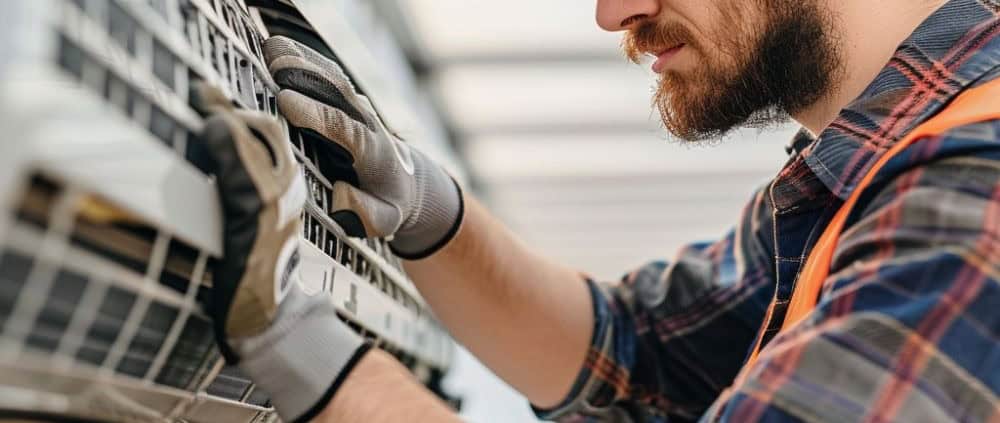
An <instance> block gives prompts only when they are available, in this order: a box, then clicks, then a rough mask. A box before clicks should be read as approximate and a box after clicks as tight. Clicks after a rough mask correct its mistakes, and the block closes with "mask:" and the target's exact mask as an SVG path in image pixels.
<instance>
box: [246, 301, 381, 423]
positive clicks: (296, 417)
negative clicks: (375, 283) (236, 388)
mask: <svg viewBox="0 0 1000 423" xmlns="http://www.w3.org/2000/svg"><path fill="white" fill-rule="evenodd" d="M232 345H233V346H234V348H235V349H236V350H237V352H238V353H239V355H240V357H241V358H242V360H241V361H240V363H239V367H240V369H242V370H243V371H244V372H246V373H247V375H248V376H250V379H251V380H253V381H254V382H256V383H257V386H258V388H260V389H261V390H263V391H264V392H265V393H267V394H268V395H269V396H270V398H271V404H273V405H274V408H275V409H276V410H277V411H278V415H280V416H281V418H282V419H283V420H285V421H308V420H310V419H312V418H313V417H315V416H316V415H318V414H319V413H320V412H321V411H323V409H324V408H325V407H326V405H327V404H328V403H329V402H330V400H331V399H332V398H333V395H334V394H335V393H336V391H337V389H338V388H339V387H340V385H341V383H343V381H344V379H345V378H346V377H347V375H348V374H349V373H350V371H351V369H353V368H354V366H355V365H356V364H357V363H358V361H360V360H361V358H362V357H364V355H365V353H367V352H368V351H369V350H370V348H371V344H370V343H368V342H367V341H365V340H363V339H362V338H361V337H360V336H358V335H357V334H356V333H354V332H353V331H351V329H350V328H348V327H347V325H346V324H344V323H343V322H342V321H341V320H340V318H339V317H337V313H336V309H335V308H334V306H333V303H332V302H331V301H330V299H329V298H328V297H326V296H324V295H315V296H309V295H307V294H306V293H305V292H303V291H302V290H301V288H299V287H298V286H295V287H293V288H292V289H291V290H290V292H289V293H288V296H287V297H286V298H285V300H284V301H282V303H281V305H280V306H279V308H278V314H277V316H276V317H275V320H274V322H273V324H272V325H271V326H270V327H269V328H268V329H267V330H266V331H264V332H263V333H262V334H260V335H257V336H253V337H250V338H246V339H241V340H238V341H234V342H232Z"/></svg>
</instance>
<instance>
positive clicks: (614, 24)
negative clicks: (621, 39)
mask: <svg viewBox="0 0 1000 423" xmlns="http://www.w3.org/2000/svg"><path fill="white" fill-rule="evenodd" d="M658 13H660V0H597V25H598V26H600V27H601V28H602V29H604V30H605V31H622V30H626V29H629V28H631V27H633V26H635V25H636V24H637V23H639V22H642V21H644V20H646V19H648V18H652V17H654V16H656V15H657V14H658Z"/></svg>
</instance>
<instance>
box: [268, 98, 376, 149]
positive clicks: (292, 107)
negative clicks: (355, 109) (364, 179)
mask: <svg viewBox="0 0 1000 423" xmlns="http://www.w3.org/2000/svg"><path fill="white" fill-rule="evenodd" d="M278 108H279V109H280V110H281V113H282V114H283V115H284V116H285V118H286V119H288V122H289V123H290V124H291V125H292V126H295V127H297V128H301V129H303V130H309V131H313V132H315V133H316V134H318V135H320V136H321V137H323V138H325V139H327V140H330V141H331V142H335V143H337V144H338V145H340V146H341V147H343V148H344V149H345V150H347V152H348V153H350V154H351V156H352V158H353V159H354V160H355V161H356V160H358V158H360V157H362V155H363V153H364V147H365V143H366V142H367V140H369V139H370V138H371V136H372V134H371V132H370V131H369V130H368V127H367V126H365V125H364V124H363V123H361V122H358V121H357V120H354V119H352V118H351V117H350V116H348V115H347V114H346V113H344V112H343V111H340V110H338V109H335V108H333V107H330V106H327V105H325V104H323V103H320V102H318V101H316V100H313V99H311V98H309V97H307V96H305V95H303V94H301V93H298V92H295V91H292V90H282V91H281V92H280V93H278Z"/></svg>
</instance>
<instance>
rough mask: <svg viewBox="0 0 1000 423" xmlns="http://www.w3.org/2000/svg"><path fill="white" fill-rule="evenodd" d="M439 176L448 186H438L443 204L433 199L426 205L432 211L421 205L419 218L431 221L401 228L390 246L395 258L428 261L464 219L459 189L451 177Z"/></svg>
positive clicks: (438, 199) (462, 201)
mask: <svg viewBox="0 0 1000 423" xmlns="http://www.w3.org/2000/svg"><path fill="white" fill-rule="evenodd" d="M440 173H441V174H442V175H443V178H445V179H446V180H447V182H445V183H443V184H439V185H443V188H444V190H443V191H445V193H443V195H442V194H439V195H438V197H444V198H446V199H445V200H443V201H442V199H440V198H435V199H433V200H432V201H427V202H426V203H430V204H429V206H430V207H431V208H432V209H430V210H428V205H424V207H423V208H424V210H422V212H423V214H422V216H424V217H430V218H427V219H425V220H428V221H427V222H423V221H419V220H418V223H416V224H414V226H415V228H414V229H409V230H408V229H405V228H401V229H400V230H399V231H398V232H396V234H395V236H394V237H393V239H392V241H390V242H389V248H390V249H391V250H392V252H393V254H395V255H396V256H398V257H400V258H403V259H406V260H411V261H412V260H421V259H424V258H427V257H430V256H431V255H433V254H434V253H436V252H438V250H440V249H442V248H444V246H445V245H448V243H449V242H450V241H451V240H452V238H454V237H455V235H456V234H458V229H459V228H461V227H462V221H463V220H464V218H465V196H464V195H463V193H462V187H461V186H459V185H458V182H457V181H455V179H454V178H452V177H451V176H450V175H448V174H446V173H444V172H443V171H440ZM434 200H436V201H434ZM429 211H430V212H429ZM428 215H430V216H428Z"/></svg>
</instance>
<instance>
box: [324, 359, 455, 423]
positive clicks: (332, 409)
mask: <svg viewBox="0 0 1000 423" xmlns="http://www.w3.org/2000/svg"><path fill="white" fill-rule="evenodd" d="M313 421H315V422H318V423H343V422H371V423H381V422H402V421H405V422H410V423H425V422H426V423H431V422H433V423H445V422H459V421H460V420H459V418H458V416H457V415H456V414H455V413H454V412H453V411H452V410H451V409H449V408H448V407H447V406H446V405H445V404H444V403H443V402H441V400H440V399H438V398H437V397H435V396H434V395H433V394H431V393H430V391H428V390H427V389H426V388H424V387H423V386H422V385H420V383H419V382H417V381H416V379H414V378H413V376H412V375H411V374H410V373H409V371H407V370H406V368H405V367H403V366H402V365H401V364H399V362H397V361H396V359H394V358H393V357H392V356H390V355H389V354H388V353H386V352H384V351H381V350H377V349H373V350H372V351H371V352H369V353H368V354H366V355H365V357H364V358H362V359H361V361H359V362H358V364H357V365H356V366H355V367H354V369H353V370H352V371H351V373H350V374H349V375H348V376H347V378H346V379H344V383H343V385H341V386H340V389H338V390H337V394H336V395H334V396H333V400H332V401H331V402H330V403H329V404H328V405H327V406H326V408H325V409H324V410H323V412H321V413H320V414H319V415H318V416H317V417H316V419H314V420H313Z"/></svg>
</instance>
